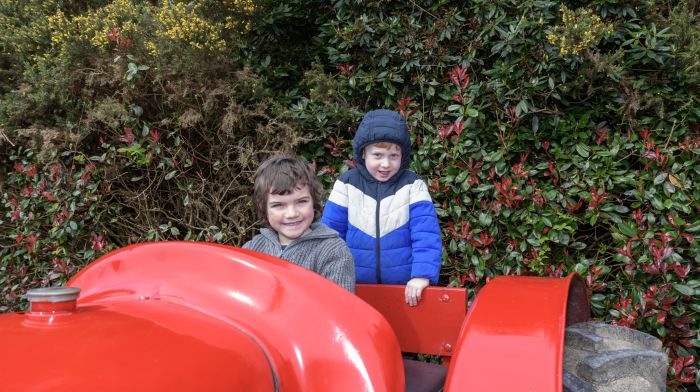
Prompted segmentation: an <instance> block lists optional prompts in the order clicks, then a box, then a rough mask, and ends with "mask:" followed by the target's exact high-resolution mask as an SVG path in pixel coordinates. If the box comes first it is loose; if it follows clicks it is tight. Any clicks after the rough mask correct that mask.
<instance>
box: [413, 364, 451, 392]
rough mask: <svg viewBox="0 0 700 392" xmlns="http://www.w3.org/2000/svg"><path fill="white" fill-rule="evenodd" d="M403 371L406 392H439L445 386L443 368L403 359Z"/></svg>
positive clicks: (445, 372) (444, 369)
mask: <svg viewBox="0 0 700 392" xmlns="http://www.w3.org/2000/svg"><path fill="white" fill-rule="evenodd" d="M403 369H404V378H405V381H406V382H405V384H406V392H439V391H442V388H443V387H444V386H445V377H447V368H446V367H445V366H442V365H436V364H434V363H427V362H420V361H416V360H413V359H405V358H404V360H403Z"/></svg>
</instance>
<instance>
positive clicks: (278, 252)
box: [243, 223, 355, 293]
mask: <svg viewBox="0 0 700 392" xmlns="http://www.w3.org/2000/svg"><path fill="white" fill-rule="evenodd" d="M243 248H245V249H250V250H254V251H257V252H261V253H265V254H268V255H270V256H275V257H279V258H280V259H284V260H287V261H291V262H292V263H294V264H296V265H299V266H302V267H304V268H306V269H308V270H311V271H314V272H316V273H317V274H319V275H321V276H323V277H324V278H326V279H328V280H331V281H333V282H335V283H337V284H338V285H340V286H341V287H343V288H345V289H347V290H349V291H350V292H352V293H354V292H355V263H354V262H353V259H352V254H350V249H348V246H347V245H346V244H345V241H343V240H342V239H341V238H340V237H338V232H336V231H335V230H332V229H330V228H329V227H328V226H326V225H324V224H323V223H313V224H312V225H311V232H310V233H308V234H306V235H304V236H303V237H301V238H297V239H296V240H294V241H292V243H291V244H289V245H287V246H286V247H285V248H284V249H282V245H280V241H279V237H278V235H277V232H276V231H274V230H272V229H270V228H262V229H260V234H258V235H256V236H255V237H253V239H252V240H250V241H248V242H246V243H245V245H243Z"/></svg>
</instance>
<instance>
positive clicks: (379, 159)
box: [362, 144, 401, 182]
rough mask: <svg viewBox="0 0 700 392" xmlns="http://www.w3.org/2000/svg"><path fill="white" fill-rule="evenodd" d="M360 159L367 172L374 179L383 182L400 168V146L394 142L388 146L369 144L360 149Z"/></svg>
mask: <svg viewBox="0 0 700 392" xmlns="http://www.w3.org/2000/svg"><path fill="white" fill-rule="evenodd" d="M362 159H364V160H365V167H366V168H367V171H368V172H369V174H370V175H371V176H372V177H374V179H375V180H377V181H380V182H385V181H388V180H389V179H390V178H391V177H393V176H394V174H396V173H398V171H399V169H400V168H401V148H400V147H399V146H397V145H396V144H391V146H390V147H389V148H382V147H378V146H377V145H376V144H370V145H369V146H367V147H365V149H364V151H362Z"/></svg>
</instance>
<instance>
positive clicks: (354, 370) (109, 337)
mask: <svg viewBox="0 0 700 392" xmlns="http://www.w3.org/2000/svg"><path fill="white" fill-rule="evenodd" d="M69 286H73V287H80V288H81V289H82V291H81V295H80V298H79V299H78V308H77V310H76V311H75V312H73V313H72V314H70V315H68V316H66V317H63V316H61V317H58V316H53V321H52V322H51V323H44V324H46V325H43V326H41V327H37V326H36V325H35V324H32V322H29V321H28V319H26V317H28V316H26V315H21V314H15V315H4V316H0V346H2V347H3V357H2V358H3V359H1V360H0V367H1V368H2V369H3V370H4V371H5V372H7V373H8V374H12V375H13V377H14V378H15V379H25V380H28V381H27V382H29V383H30V384H22V385H23V386H24V387H19V384H17V385H18V387H17V388H10V389H8V390H52V391H93V390H110V388H111V387H110V386H111V385H116V387H114V389H115V390H132V391H139V390H143V391H145V390H207V391H209V390H214V391H215V390H221V389H225V388H228V389H229V390H272V388H271V384H270V376H265V375H264V374H263V373H264V372H263V371H262V370H261V369H263V368H265V369H267V373H268V374H269V373H270V370H269V369H272V371H273V372H274V374H275V375H276V376H277V383H278V387H279V390H282V391H285V392H286V391H291V392H296V391H300V392H301V391H304V392H305V391H329V390H333V391H348V392H349V391H353V392H354V391H403V389H404V385H403V368H402V361H401V355H400V349H399V345H398V341H397V339H396V337H395V335H394V333H393V331H392V330H391V327H390V326H389V324H388V323H387V322H386V320H385V319H384V318H383V317H382V316H381V315H380V314H379V313H378V312H377V311H376V310H374V309H373V308H372V307H370V306H367V304H366V303H365V302H363V301H361V300H360V299H359V298H357V297H356V296H354V295H352V294H351V293H349V292H347V291H346V290H344V289H342V288H340V287H339V286H337V285H335V284H334V283H332V282H330V281H328V280H326V279H324V278H322V277H320V276H318V275H317V274H314V273H313V272H310V271H307V270H305V269H303V268H301V267H298V266H296V265H293V264H292V263H289V262H286V261H284V260H280V259H276V258H273V257H270V256H266V255H263V254H260V253H256V252H252V251H246V250H242V249H237V248H233V247H229V246H223V245H214V244H205V243H191V242H170V243H150V244H141V245H134V246H129V247H126V248H123V249H121V250H118V251H115V252H112V253H110V254H108V255H106V256H104V257H103V258H101V259H99V260H97V261H96V262H94V263H93V264H91V265H90V266H88V267H87V268H86V269H84V270H83V271H81V272H80V273H79V274H78V275H76V276H75V277H74V278H73V279H72V280H71V281H70V282H69ZM10 319H11V321H8V320H10ZM59 321H60V322H59ZM64 321H65V322H64ZM42 328H43V329H44V330H45V331H39V330H41V329H42ZM10 342H15V343H13V344H14V346H13V349H12V351H8V348H7V347H8V344H9V343H10ZM256 350H257V351H256ZM242 352H243V353H248V352H249V353H250V354H251V356H250V358H248V357H246V358H245V359H244V360H243V362H247V361H250V362H251V364H246V363H242V362H241V360H240V358H241V357H240V354H241V353H242ZM38 358H42V359H38ZM47 358H50V359H51V361H49V360H48V359H47ZM65 358H68V359H67V360H64V359H65ZM35 365H41V367H40V368H38V367H37V366H35ZM256 366H257V367H256ZM47 367H49V368H50V369H51V371H48V372H46V373H42V371H43V370H42V369H45V368H47ZM84 373H90V374H92V375H90V376H86V377H84V376H85V375H84ZM232 377H233V378H234V379H236V380H238V381H240V385H236V386H235V387H233V388H231V384H230V383H229V384H226V383H227V382H230V381H231V380H232ZM69 379H70V380H69ZM249 379H256V380H259V381H260V385H255V386H254V387H253V386H251V388H247V387H245V386H246V385H249V384H246V380H249ZM159 380H160V382H162V384H161V385H160V386H158V387H157V385H158V382H159ZM227 380H228V381H227ZM88 382H90V383H92V384H88ZM94 382H101V384H99V385H100V387H96V386H95V384H94ZM125 385H128V387H125ZM63 386H65V388H64V387H63ZM189 386H193V387H192V388H189ZM3 388H5V389H7V388H6V384H5V385H3ZM62 388H63V389H62Z"/></svg>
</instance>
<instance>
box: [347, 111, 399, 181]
mask: <svg viewBox="0 0 700 392" xmlns="http://www.w3.org/2000/svg"><path fill="white" fill-rule="evenodd" d="M379 142H389V143H394V144H397V145H399V147H401V170H403V169H406V168H408V164H409V162H410V161H411V135H410V134H409V133H408V125H407V124H406V120H404V118H403V117H402V116H401V114H399V113H398V112H395V111H392V110H387V109H377V110H372V111H370V112H367V114H365V117H364V118H363V119H362V122H361V123H360V126H359V127H357V132H356V133H355V137H354V138H353V139H352V155H353V158H354V159H355V162H357V164H358V167H360V168H361V169H362V170H364V171H366V170H367V169H366V168H365V160H364V159H362V150H363V149H364V148H365V147H367V146H368V145H370V144H373V143H379Z"/></svg>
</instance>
